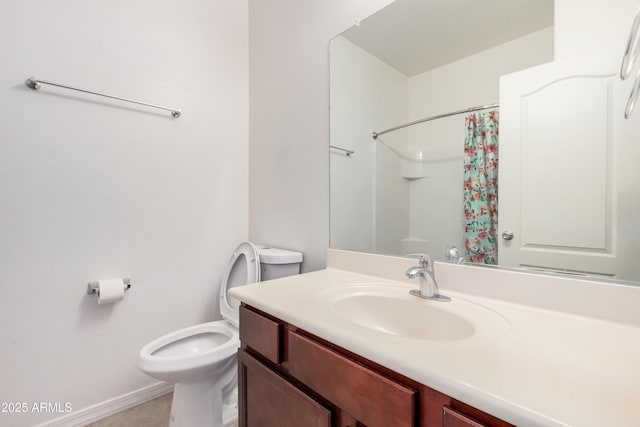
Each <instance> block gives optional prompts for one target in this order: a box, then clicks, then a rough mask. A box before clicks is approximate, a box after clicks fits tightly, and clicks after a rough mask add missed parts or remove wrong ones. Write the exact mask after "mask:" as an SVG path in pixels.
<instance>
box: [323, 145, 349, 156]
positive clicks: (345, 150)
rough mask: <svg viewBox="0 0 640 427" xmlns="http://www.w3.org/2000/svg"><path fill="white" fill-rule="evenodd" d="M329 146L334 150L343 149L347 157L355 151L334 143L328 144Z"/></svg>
mask: <svg viewBox="0 0 640 427" xmlns="http://www.w3.org/2000/svg"><path fill="white" fill-rule="evenodd" d="M329 148H333V149H334V150H340V151H344V153H345V154H346V155H347V157H351V155H352V154H353V153H355V151H353V150H347V149H346V148H340V147H336V146H335V145H330V146H329Z"/></svg>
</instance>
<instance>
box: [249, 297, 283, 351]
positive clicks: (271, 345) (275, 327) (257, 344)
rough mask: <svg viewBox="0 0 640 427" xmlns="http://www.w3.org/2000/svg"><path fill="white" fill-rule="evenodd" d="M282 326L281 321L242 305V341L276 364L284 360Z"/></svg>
mask: <svg viewBox="0 0 640 427" xmlns="http://www.w3.org/2000/svg"><path fill="white" fill-rule="evenodd" d="M282 328H283V326H282V325H281V324H280V323H278V322H276V321H274V320H271V319H269V318H267V317H265V316H263V315H261V314H259V313H256V312H255V311H253V310H251V309H249V308H247V307H246V306H240V341H242V343H243V344H244V345H246V346H247V347H249V348H252V349H253V350H255V351H257V352H258V353H260V354H261V355H262V356H264V357H265V358H266V359H267V360H269V361H271V362H273V363H276V364H279V363H280V362H281V361H282V351H281V348H282Z"/></svg>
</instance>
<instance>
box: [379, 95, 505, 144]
mask: <svg viewBox="0 0 640 427" xmlns="http://www.w3.org/2000/svg"><path fill="white" fill-rule="evenodd" d="M499 106H500V104H491V105H481V106H479V107H471V108H466V109H464V110H458V111H452V112H450V113H445V114H438V115H437V116H431V117H427V118H425V119H420V120H416V121H413V122H409V123H405V124H403V125H400V126H395V127H392V128H389V129H385V130H383V131H381V132H373V139H378V137H379V136H380V135H384V134H385V133H388V132H393V131H394V130H398V129H402V128H406V127H409V126H413V125H417V124H418V123H424V122H428V121H431V120H435V119H441V118H443V117H449V116H455V115H458V114H464V113H471V112H472V111H480V110H489V109H491V108H498V107H499Z"/></svg>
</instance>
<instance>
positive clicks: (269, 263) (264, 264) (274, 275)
mask: <svg viewBox="0 0 640 427" xmlns="http://www.w3.org/2000/svg"><path fill="white" fill-rule="evenodd" d="M256 248H258V256H259V257H260V281H264V280H271V279H278V278H280V277H286V276H293V275H295V274H300V264H302V253H300V252H296V251H289V250H286V249H278V248H272V247H269V246H263V245H256Z"/></svg>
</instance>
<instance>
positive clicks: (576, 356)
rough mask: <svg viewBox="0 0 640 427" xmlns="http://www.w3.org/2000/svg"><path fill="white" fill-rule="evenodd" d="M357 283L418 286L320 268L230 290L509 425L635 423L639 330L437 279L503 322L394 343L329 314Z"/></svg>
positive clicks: (639, 411)
mask: <svg viewBox="0 0 640 427" xmlns="http://www.w3.org/2000/svg"><path fill="white" fill-rule="evenodd" d="M436 269H437V266H436ZM436 271H437V270H436ZM476 274H477V270H476ZM357 283H378V284H386V285H388V286H398V287H405V288H407V290H408V289H410V288H417V286H416V285H412V284H409V283H406V282H405V281H400V280H390V279H386V278H383V277H379V276H371V275H365V274H361V273H357V272H352V271H346V270H342V269H336V268H327V269H326V270H321V271H317V272H313V273H307V274H303V275H299V276H292V277H287V278H283V279H277V280H272V281H268V282H261V283H258V284H254V285H247V286H242V287H236V288H234V289H232V290H231V291H230V294H231V295H232V296H233V297H235V298H238V299H240V300H241V301H243V302H245V303H247V304H249V305H251V306H253V307H256V308H258V309H260V310H263V311H265V312H267V313H270V314H272V315H273V316H275V317H277V318H279V319H281V320H283V321H286V322H288V323H291V324H293V325H296V326H298V327H300V328H302V329H305V330H306V331H308V332H310V333H312V334H315V335H317V336H319V337H322V338H324V339H326V340H329V341H331V342H333V343H335V344H337V345H339V346H341V347H343V348H345V349H347V350H350V351H352V352H354V353H357V354H360V355H361V356H363V357H365V358H367V359H369V360H372V361H374V362H376V363H379V364H381V365H383V366H386V367H388V368H390V369H392V370H394V371H396V372H398V373H400V374H402V375H405V376H407V377H409V378H412V379H414V380H416V381H418V382H420V383H422V384H425V385H427V386H429V387H431V388H434V389H436V390H438V391H440V392H442V393H445V394H447V395H450V396H452V397H453V398H455V399H458V400H460V401H463V402H465V403H467V404H469V405H471V406H474V407H476V408H478V409H480V410H483V411H485V412H488V413H490V414H492V415H494V416H496V417H498V418H501V419H504V420H505V421H508V422H510V423H512V424H515V425H519V426H567V425H568V426H580V427H589V426H594V427H604V426H616V427H624V426H629V427H632V426H633V427H636V426H638V425H640V421H639V420H640V327H638V325H635V324H625V323H622V322H614V321H611V320H606V319H601V318H596V317H588V316H583V315H578V314H570V313H565V312H561V311H554V310H550V309H545V308H540V307H534V306H528V305H524V304H518V303H514V302H508V301H502V300H499V299H489V298H483V297H479V296H477V295H471V294H467V293H461V292H455V291H453V290H449V289H447V287H446V285H445V284H444V283H441V284H440V287H441V292H442V293H443V294H446V295H448V296H451V297H452V298H453V300H454V302H455V301H456V300H459V301H466V302H469V303H476V304H480V305H482V306H484V307H486V308H488V309H490V310H492V311H494V312H496V313H498V314H499V315H500V316H502V317H503V318H504V319H505V322H504V324H505V325H507V326H506V327H503V328H502V329H501V330H500V331H497V330H493V329H491V328H493V326H491V327H486V328H484V329H483V326H482V325H478V326H479V330H481V331H482V333H478V334H476V335H475V336H473V337H471V338H469V339H465V340H458V341H431V340H420V339H414V338H408V337H398V336H396V335H391V334H387V333H384V332H380V331H376V330H372V329H369V328H366V327H362V326H359V325H357V324H355V323H352V322H350V321H348V320H347V319H345V318H343V317H341V316H338V315H336V313H335V312H334V311H333V310H332V309H331V308H330V303H329V302H328V301H327V298H326V294H327V293H326V291H327V289H328V288H332V287H339V286H343V285H346V284H357ZM430 303H431V304H447V303H441V302H430ZM638 310H639V311H640V308H638ZM494 332H495V333H494Z"/></svg>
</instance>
